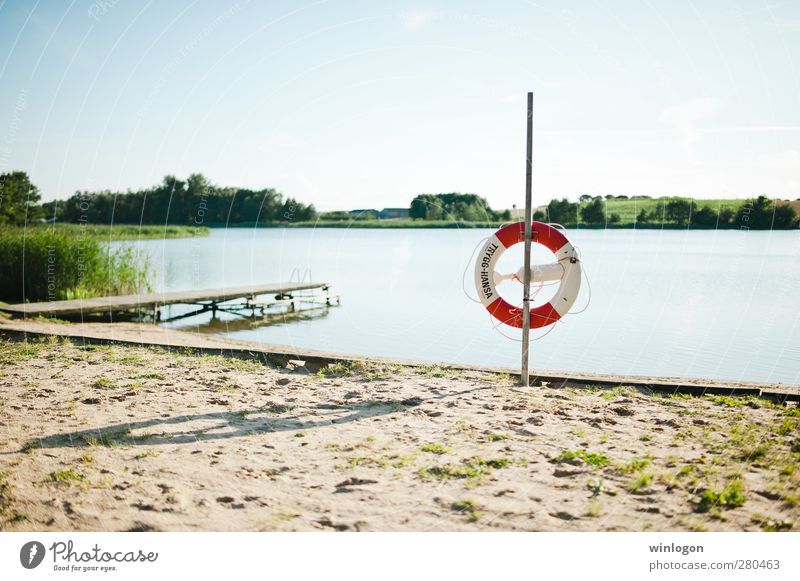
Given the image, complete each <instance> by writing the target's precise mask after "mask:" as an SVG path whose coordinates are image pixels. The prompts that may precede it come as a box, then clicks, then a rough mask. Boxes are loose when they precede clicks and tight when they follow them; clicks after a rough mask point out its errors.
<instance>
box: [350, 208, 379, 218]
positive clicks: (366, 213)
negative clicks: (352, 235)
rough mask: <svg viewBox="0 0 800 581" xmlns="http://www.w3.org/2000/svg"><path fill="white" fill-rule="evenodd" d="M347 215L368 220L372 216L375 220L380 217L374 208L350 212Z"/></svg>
mask: <svg viewBox="0 0 800 581" xmlns="http://www.w3.org/2000/svg"><path fill="white" fill-rule="evenodd" d="M347 213H348V214H350V215H351V216H356V217H358V216H362V217H364V218H366V217H367V216H372V217H373V218H377V217H378V215H379V214H380V212H378V210H375V209H373V208H367V209H359V210H350V211H349V212H347Z"/></svg>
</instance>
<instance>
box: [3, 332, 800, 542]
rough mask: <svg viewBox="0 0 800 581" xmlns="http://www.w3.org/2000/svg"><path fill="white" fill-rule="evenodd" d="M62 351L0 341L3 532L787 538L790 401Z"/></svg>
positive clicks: (793, 506) (140, 352) (791, 487)
mask: <svg viewBox="0 0 800 581" xmlns="http://www.w3.org/2000/svg"><path fill="white" fill-rule="evenodd" d="M72 341H75V340H72ZM72 341H71V340H69V339H63V338H61V339H59V338H55V337H53V338H49V339H44V340H33V341H29V342H16V341H12V340H9V339H8V338H4V339H2V338H0V365H1V367H0V528H1V529H2V530H24V531H30V530H37V531H38V530H44V531H48V530H50V531H73V530H76V531H78V530H81V531H83V530H110V531H127V530H163V531H177V530H181V531H182V530H202V531H218V530H226V531H227V530H244V531H251V530H279V531H304V530H324V531H333V530H337V531H431V530H437V531H473V530H498V531H517V530H526V531H541V530H546V531H561V530H571V531H620V530H632V531H638V530H789V529H792V528H793V527H795V523H796V522H797V521H798V516H800V514H799V510H800V509H798V482H799V479H800V471H798V463H799V462H800V439H798V431H797V430H798V429H797V422H798V415H797V408H796V407H794V406H793V405H790V406H789V407H786V406H778V405H774V404H770V403H769V402H764V401H760V400H755V399H742V398H724V397H717V398H711V397H703V398H687V397H660V396H655V395H653V394H647V393H640V392H638V391H636V390H633V389H615V390H599V389H598V390H592V389H570V388H560V389H554V388H550V387H547V386H546V385H545V386H537V387H531V388H528V389H521V388H518V387H516V386H515V385H514V384H513V383H512V381H511V379H510V378H508V377H505V376H502V375H497V374H490V373H481V372H476V371H453V370H446V369H442V368H439V367H436V366H429V367H418V368H410V367H402V366H397V365H392V364H385V365H381V364H379V363H369V364H347V365H342V364H337V365H334V366H332V367H328V368H326V369H323V370H321V371H319V372H314V373H312V372H311V371H310V370H308V369H306V368H304V367H303V366H296V365H290V366H288V367H285V368H269V367H266V366H264V365H262V364H260V363H258V362H253V361H242V360H238V359H233V358H225V357H219V356H202V355H192V354H186V353H178V352H175V351H174V350H173V351H170V350H167V349H163V348H146V347H136V346H119V345H116V346H94V345H86V346H83V345H81V344H79V343H77V342H76V343H73V342H72Z"/></svg>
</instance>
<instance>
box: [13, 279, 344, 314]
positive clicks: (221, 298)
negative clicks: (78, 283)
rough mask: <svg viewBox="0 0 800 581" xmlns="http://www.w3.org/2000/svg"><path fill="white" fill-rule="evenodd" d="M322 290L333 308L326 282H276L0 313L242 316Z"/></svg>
mask: <svg viewBox="0 0 800 581" xmlns="http://www.w3.org/2000/svg"><path fill="white" fill-rule="evenodd" d="M317 290H321V291H323V292H324V296H323V297H321V299H320V300H321V301H323V302H324V304H326V305H331V304H332V301H336V303H337V304H338V302H339V297H331V295H330V290H329V287H328V284H327V283H324V282H320V283H310V282H309V283H273V284H261V285H248V286H240V287H228V288H218V289H208V290H198V291H177V292H164V293H147V294H136V295H119V296H110V297H94V298H90V299H75V300H69V301H48V302H41V303H20V304H16V305H0V311H4V312H6V313H9V314H10V315H12V316H15V317H25V318H33V317H52V318H75V317H81V318H83V317H87V316H97V315H104V316H107V317H110V318H118V317H120V316H130V315H139V316H142V315H145V316H152V318H153V320H154V321H159V320H161V309H162V307H165V306H168V305H193V306H195V307H197V308H196V309H195V310H193V311H191V312H188V313H182V314H180V315H178V316H176V317H171V318H169V319H167V320H175V319H183V318H186V317H191V316H194V315H199V314H201V313H205V312H209V311H210V312H212V313H216V312H217V311H226V312H233V313H236V314H240V313H241V311H251V312H252V313H253V314H255V311H256V310H259V311H260V312H261V313H262V314H263V313H264V309H265V308H269V307H274V306H279V305H282V306H285V307H286V308H287V309H289V310H292V311H293V310H295V309H296V304H297V302H300V301H303V302H305V301H308V302H315V301H317V298H316V297H315V296H314V295H308V294H304V292H308V291H312V292H313V291H317ZM264 295H273V297H274V298H273V299H271V300H269V301H266V302H258V301H257V300H256V298H257V297H259V296H264ZM238 299H244V302H243V303H239V304H226V303H229V302H230V301H235V300H238Z"/></svg>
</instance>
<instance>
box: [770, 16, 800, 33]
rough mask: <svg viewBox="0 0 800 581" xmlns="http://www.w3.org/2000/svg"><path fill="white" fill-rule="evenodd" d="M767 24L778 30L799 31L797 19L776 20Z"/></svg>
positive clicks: (799, 20)
mask: <svg viewBox="0 0 800 581" xmlns="http://www.w3.org/2000/svg"><path fill="white" fill-rule="evenodd" d="M767 24H768V25H769V26H773V27H775V28H778V29H780V30H788V31H791V32H797V31H800V19H798V18H795V19H790V18H778V19H777V20H773V21H771V22H767Z"/></svg>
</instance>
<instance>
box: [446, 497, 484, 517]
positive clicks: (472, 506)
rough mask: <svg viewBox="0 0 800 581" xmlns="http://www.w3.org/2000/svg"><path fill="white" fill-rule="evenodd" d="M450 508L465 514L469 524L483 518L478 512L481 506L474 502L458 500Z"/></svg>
mask: <svg viewBox="0 0 800 581" xmlns="http://www.w3.org/2000/svg"><path fill="white" fill-rule="evenodd" d="M450 508H452V509H453V510H455V511H456V512H460V513H463V514H465V515H466V517H467V522H477V521H478V520H479V519H480V518H481V513H480V511H479V510H478V509H479V508H480V506H479V505H478V503H477V502H475V501H474V500H457V501H456V502H454V503H453V504H451V505H450Z"/></svg>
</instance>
